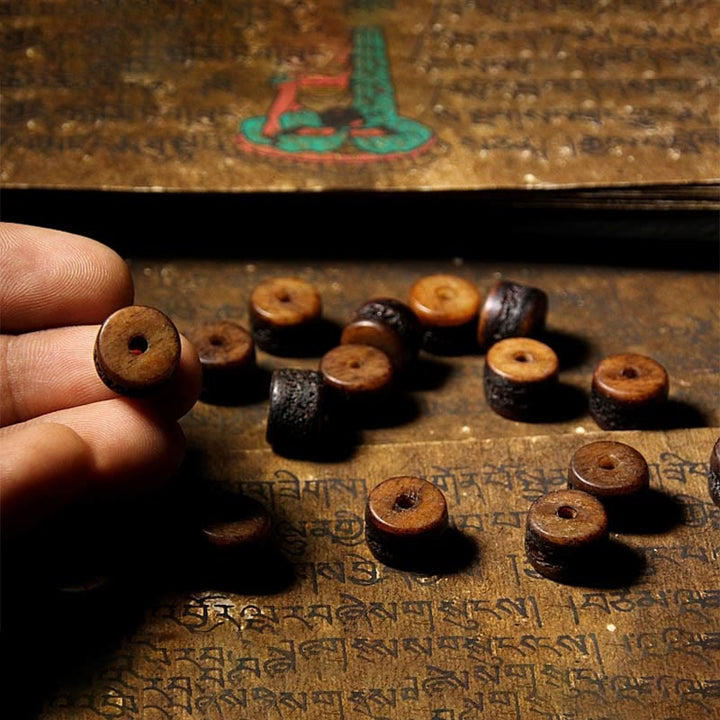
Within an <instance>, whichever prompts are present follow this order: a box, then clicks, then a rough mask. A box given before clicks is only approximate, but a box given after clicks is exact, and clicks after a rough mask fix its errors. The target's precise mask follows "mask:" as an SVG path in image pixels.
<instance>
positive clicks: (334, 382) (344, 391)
mask: <svg viewBox="0 0 720 720" xmlns="http://www.w3.org/2000/svg"><path fill="white" fill-rule="evenodd" d="M320 372H321V373H322V376H323V379H324V381H325V384H326V385H327V386H328V387H329V388H331V390H332V392H333V395H334V397H335V399H336V402H337V406H338V407H339V409H340V410H341V411H343V412H350V413H355V412H362V413H365V412H372V411H373V410H374V409H377V408H379V407H380V405H381V404H382V401H384V400H386V399H387V398H389V396H390V390H391V388H392V384H393V366H392V363H391V362H390V358H389V357H388V356H387V355H386V354H385V353H384V352H383V351H382V350H380V349H379V348H376V347H373V346H372V345H351V344H346V345H338V346H337V347H334V348H333V349H332V350H329V351H328V352H327V353H325V355H323V357H322V358H321V360H320Z"/></svg>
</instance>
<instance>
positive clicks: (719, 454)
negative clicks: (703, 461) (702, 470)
mask: <svg viewBox="0 0 720 720" xmlns="http://www.w3.org/2000/svg"><path fill="white" fill-rule="evenodd" d="M708 491H709V493H710V498H711V499H712V501H713V502H714V503H715V504H716V505H717V506H718V507H720V438H718V439H717V440H716V442H715V445H713V449H712V452H711V453H710V463H709V465H708Z"/></svg>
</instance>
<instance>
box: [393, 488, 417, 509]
mask: <svg viewBox="0 0 720 720" xmlns="http://www.w3.org/2000/svg"><path fill="white" fill-rule="evenodd" d="M417 501H418V497H417V495H416V494H415V493H411V492H404V493H400V495H398V496H397V497H396V498H395V505H394V506H393V509H394V510H409V509H410V508H411V507H414V506H415V503H417Z"/></svg>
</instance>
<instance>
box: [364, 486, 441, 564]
mask: <svg viewBox="0 0 720 720" xmlns="http://www.w3.org/2000/svg"><path fill="white" fill-rule="evenodd" d="M448 525H449V521H448V510H447V503H446V501H445V496H444V495H443V493H442V491H441V490H440V489H439V488H438V487H437V486H436V485H433V484H432V483H430V482H428V481H427V480H423V479H422V478H418V477H412V476H397V477H391V478H388V479H387V480H384V481H383V482H381V483H379V484H378V485H376V486H375V487H374V488H373V489H372V490H371V491H370V494H369V495H368V500H367V504H366V508H365V540H366V543H367V546H368V548H369V549H370V551H371V552H372V553H373V555H374V556H375V557H376V558H377V559H378V560H379V561H380V562H382V563H383V564H385V565H389V566H393V567H398V568H405V569H423V568H427V567H429V566H431V565H432V563H433V561H436V560H437V555H438V552H439V551H440V545H439V542H440V539H441V538H442V536H443V534H444V533H445V531H446V530H447V528H448Z"/></svg>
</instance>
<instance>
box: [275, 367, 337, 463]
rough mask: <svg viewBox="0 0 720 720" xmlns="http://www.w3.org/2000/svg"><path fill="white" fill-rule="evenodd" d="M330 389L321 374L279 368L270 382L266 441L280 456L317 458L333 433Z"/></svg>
mask: <svg viewBox="0 0 720 720" xmlns="http://www.w3.org/2000/svg"><path fill="white" fill-rule="evenodd" d="M326 391H327V387H326V385H325V383H324V381H323V376H322V374H321V373H320V372H319V371H316V370H306V369H302V368H279V369H277V370H274V371H273V373H272V376H271V378H270V397H269V404H268V416H267V428H266V439H267V441H268V442H269V443H270V445H271V446H272V448H273V450H274V451H275V452H277V453H278V454H280V455H290V456H303V455H306V454H314V453H315V452H317V451H318V450H319V449H320V448H321V447H322V443H323V441H324V440H325V439H326V437H327V434H328V430H329V421H330V417H329V412H328V411H329V404H328V401H327V395H326Z"/></svg>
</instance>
